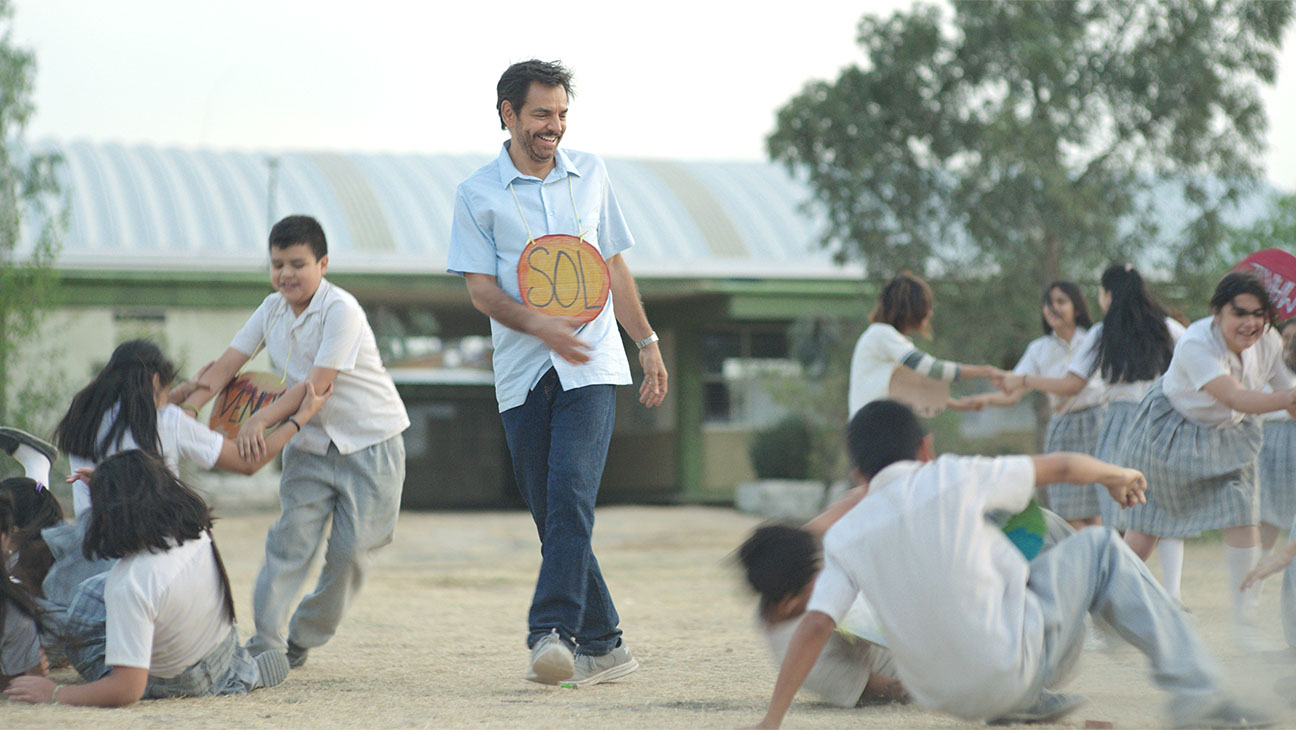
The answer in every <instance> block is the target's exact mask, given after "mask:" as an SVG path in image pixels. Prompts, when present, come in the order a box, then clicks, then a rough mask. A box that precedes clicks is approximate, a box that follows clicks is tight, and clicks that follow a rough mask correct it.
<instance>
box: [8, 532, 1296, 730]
mask: <svg viewBox="0 0 1296 730" xmlns="http://www.w3.org/2000/svg"><path fill="white" fill-rule="evenodd" d="M273 517H274V516H273V515H271V514H255V515H247V516H240V517H231V518H229V519H225V520H223V521H221V522H220V523H219V524H218V525H217V530H216V538H217V541H218V542H219V544H220V546H221V550H222V552H223V553H224V555H225V559H226V561H227V563H228V566H229V569H230V572H231V578H232V580H233V583H234V586H235V590H236V592H237V595H236V598H237V600H238V609H239V612H240V615H241V616H242V617H243V626H242V629H243V633H244V634H245V635H246V634H247V633H248V632H249V631H250V628H251V620H250V619H251V605H250V603H251V586H252V581H253V577H254V575H255V571H256V569H257V567H258V566H259V563H260V559H261V555H260V551H261V540H262V538H263V536H264V534H265V529H266V527H267V526H268V525H269V523H270V521H271V520H272V519H273ZM756 522H757V520H755V519H753V518H751V517H748V516H744V515H740V514H737V513H735V512H732V511H730V510H725V509H715V508H702V507H612V508H607V509H601V510H600V511H599V515H598V526H597V528H596V532H597V534H596V551H597V554H598V556H599V559H600V561H601V563H602V565H603V568H604V572H605V573H606V575H607V579H608V583H609V585H610V587H611V590H612V593H613V596H614V597H615V598H616V600H617V606H618V608H619V609H620V612H621V619H622V625H623V627H624V628H625V630H626V639H627V641H628V642H629V644H630V646H631V648H632V649H633V651H634V653H635V655H636V656H637V657H638V658H639V661H640V662H641V663H642V665H643V668H642V669H641V670H640V671H638V672H636V673H635V674H632V675H630V676H629V677H627V678H625V679H623V680H621V681H618V682H615V683H609V684H606V685H599V686H596V687H590V688H586V689H581V690H567V689H558V688H550V687H542V686H540V685H535V684H531V683H528V682H525V681H523V680H522V673H523V671H524V668H525V664H526V659H527V652H526V650H525V647H524V643H523V633H524V632H523V629H524V626H525V615H526V607H527V603H528V600H529V598H530V594H531V589H532V584H533V580H534V577H535V572H536V569H537V566H538V563H539V557H538V549H537V541H536V538H535V532H534V528H533V527H532V526H531V524H530V519H529V517H528V516H526V515H524V514H522V513H520V512H513V513H484V512H483V513H466V514H464V513H455V514H443V513H432V514H428V513H406V514H404V515H403V516H402V518H401V523H400V528H399V530H398V533H397V538H396V542H395V544H393V545H392V546H391V547H389V548H387V549H386V551H385V552H384V553H383V554H382V555H381V558H380V559H379V562H378V565H377V567H376V569H375V570H374V572H373V573H372V576H371V578H370V582H369V585H368V586H367V587H366V589H365V590H364V592H363V593H362V594H361V596H360V599H359V601H358V602H357V603H356V605H355V606H354V607H353V609H352V610H351V613H350V615H349V616H348V618H347V620H346V621H345V622H344V623H343V625H342V628H341V631H340V632H339V634H338V636H337V637H336V638H335V639H334V641H333V642H331V643H330V644H329V645H327V646H326V647H323V648H321V649H319V650H316V651H314V652H312V653H311V655H310V661H309V662H308V663H307V665H306V666H305V667H303V668H301V669H298V670H295V671H294V672H293V673H292V674H291V675H290V677H289V678H288V681H287V682H285V683H284V684H283V685H281V686H279V687H276V688H272V689H268V690H262V691H258V692H255V693H253V694H252V695H251V696H249V697H242V698H213V699H192V700H163V701H151V702H143V703H139V704H137V705H135V706H133V707H130V708H127V709H123V710H92V709H81V708H70V707H62V706H60V707H51V706H38V707H32V706H26V705H22V706H20V705H13V704H0V727H4V728H14V727H21V728H38V727H39V728H66V727H95V728H132V729H134V728H243V727H294V728H302V727H310V728H312V729H313V730H324V729H326V728H354V727H383V728H388V727H390V728H397V727H434V728H440V727H491V728H497V727H506V728H507V727H517V728H523V727H525V728H559V727H563V728H566V727H576V728H580V727H584V728H620V727H626V728H667V727H686V728H709V727H717V728H732V727H738V726H740V725H744V724H748V723H752V722H755V721H757V720H758V719H759V718H760V717H761V714H762V713H763V711H764V707H765V703H766V701H767V700H768V697H769V692H770V689H771V688H772V686H773V681H774V676H775V667H774V666H773V664H772V662H771V660H770V657H769V656H768V653H767V651H766V649H765V647H764V645H763V644H762V640H761V639H760V637H759V636H758V635H757V634H756V633H755V632H754V630H753V628H752V624H751V621H752V619H751V615H752V608H753V606H752V600H751V599H749V598H748V597H747V596H746V595H744V594H743V593H742V592H741V590H740V588H739V582H738V580H739V579H738V577H737V575H736V573H735V571H734V570H733V569H732V567H731V566H730V565H729V563H728V562H727V557H728V555H729V553H730V551H731V550H733V548H734V547H735V546H736V545H737V544H738V543H739V542H740V541H741V540H742V538H743V537H744V536H745V534H746V533H747V531H748V530H749V529H750V528H751V527H752V526H753V525H755V524H756ZM1222 553H1223V548H1222V545H1221V544H1220V543H1218V542H1213V543H1212V542H1203V543H1194V544H1190V545H1189V548H1188V559H1187V567H1186V570H1185V597H1186V599H1187V602H1188V605H1189V606H1190V607H1191V609H1192V610H1193V617H1194V620H1195V621H1196V623H1197V625H1198V626H1199V628H1201V630H1202V631H1203V633H1204V634H1205V636H1206V639H1207V641H1208V643H1209V644H1210V646H1211V648H1212V649H1213V650H1214V651H1215V652H1216V654H1217V655H1218V656H1219V657H1220V659H1221V662H1222V664H1223V666H1224V667H1225V669H1226V670H1227V672H1228V673H1229V679H1228V684H1229V686H1230V687H1232V688H1233V689H1235V690H1236V691H1237V692H1238V693H1239V694H1241V695H1243V696H1244V697H1247V698H1248V699H1252V700H1255V701H1257V702H1260V703H1263V704H1265V705H1267V706H1269V707H1270V708H1271V709H1273V710H1274V711H1276V712H1278V713H1279V714H1280V716H1281V717H1282V718H1283V720H1284V723H1285V725H1286V726H1287V727H1296V711H1292V710H1288V709H1286V705H1285V703H1283V702H1281V701H1280V700H1279V699H1278V697H1277V696H1276V695H1275V694H1274V693H1273V690H1272V686H1273V683H1274V680H1276V679H1278V678H1279V677H1284V676H1288V675H1293V674H1296V665H1289V664H1280V663H1275V662H1274V661H1272V660H1269V661H1266V660H1262V659H1250V658H1247V657H1243V656H1241V655H1239V654H1238V653H1237V652H1236V651H1235V650H1234V649H1233V648H1232V646H1231V642H1230V634H1229V630H1228V606H1227V605H1226V602H1225V600H1224V597H1223V593H1222V588H1223V585H1224V567H1223V555H1222ZM1277 593H1278V583H1277V581H1271V582H1270V584H1269V585H1268V586H1266V591H1265V595H1264V603H1263V607H1262V608H1263V611H1262V614H1261V615H1262V616H1263V618H1264V629H1265V634H1266V636H1267V637H1269V638H1271V639H1272V640H1273V643H1274V646H1275V648H1276V647H1278V646H1280V645H1281V632H1280V629H1279V626H1278V614H1277V611H1278V607H1277ZM56 678H58V679H61V680H63V681H71V678H70V677H69V676H68V675H67V674H66V673H62V674H60V675H59V676H58V677H56ZM1070 691H1076V692H1081V693H1084V694H1086V695H1088V697H1089V699H1090V703H1089V704H1088V705H1087V706H1086V707H1084V708H1082V709H1081V710H1080V711H1079V712H1077V713H1076V714H1075V715H1072V716H1071V717H1070V718H1068V719H1067V720H1066V721H1065V722H1063V723H1061V724H1059V725H1057V726H1056V727H1083V726H1084V722H1085V720H1107V721H1113V722H1115V726H1116V727H1117V728H1153V727H1161V726H1163V725H1164V724H1165V715H1164V714H1163V712H1162V709H1163V704H1164V701H1165V695H1163V694H1162V693H1160V692H1159V691H1158V690H1156V689H1155V687H1154V686H1153V685H1152V684H1151V682H1150V680H1149V678H1148V675H1147V669H1146V662H1145V660H1144V659H1143V658H1142V657H1141V656H1140V655H1138V654H1137V653H1135V652H1133V651H1132V650H1125V651H1123V652H1120V653H1117V654H1112V655H1108V654H1090V655H1087V656H1086V657H1085V658H1084V660H1083V662H1082V666H1081V670H1080V675H1079V678H1078V679H1077V681H1076V682H1075V683H1074V684H1073V685H1072V686H1071V688H1070ZM975 726H977V725H974V724H969V723H960V722H958V721H956V720H954V719H952V718H950V717H948V716H944V715H938V714H935V713H931V712H926V711H924V710H920V709H918V708H914V707H883V708H869V709H860V710H842V709H837V708H832V707H827V706H823V705H817V704H815V703H814V702H813V701H812V700H811V699H810V698H808V697H805V696H803V697H802V698H801V699H800V700H799V701H798V702H797V703H796V704H794V705H793V708H792V711H791V713H790V715H789V717H788V721H787V723H786V724H785V727H789V728H848V727H849V728H927V727H975Z"/></svg>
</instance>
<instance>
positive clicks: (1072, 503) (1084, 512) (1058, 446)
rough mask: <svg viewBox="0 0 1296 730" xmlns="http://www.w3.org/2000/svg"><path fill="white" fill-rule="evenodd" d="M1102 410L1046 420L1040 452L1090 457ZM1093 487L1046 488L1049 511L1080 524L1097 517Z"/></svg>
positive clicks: (1053, 485)
mask: <svg viewBox="0 0 1296 730" xmlns="http://www.w3.org/2000/svg"><path fill="white" fill-rule="evenodd" d="M1101 417H1102V409H1101V408H1099V407H1098V406H1093V407H1090V408H1085V409H1082V410H1078V411H1072V412H1071V413H1060V414H1057V415H1055V416H1053V417H1052V418H1050V419H1049V423H1048V432H1047V433H1046V434H1045V436H1044V451H1045V452H1046V453H1054V452H1057V451H1077V452H1079V453H1081V454H1092V453H1094V448H1095V447H1096V446H1097V444H1098V421H1099V419H1100V418H1101ZM1093 487H1094V485H1093V484H1090V483H1085V484H1071V483H1068V482H1059V483H1057V484H1050V485H1048V499H1049V509H1051V510H1053V511H1054V512H1056V513H1057V514H1059V515H1061V516H1062V517H1063V518H1064V519H1068V520H1080V519H1084V518H1086V517H1097V516H1098V498H1097V494H1095V492H1094V488H1093Z"/></svg>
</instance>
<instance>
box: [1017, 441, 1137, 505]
mask: <svg viewBox="0 0 1296 730" xmlns="http://www.w3.org/2000/svg"><path fill="white" fill-rule="evenodd" d="M1032 459H1033V460H1034V462H1035V486H1037V487H1040V486H1044V485H1045V484H1054V483H1057V482H1072V483H1077V484H1082V483H1084V482H1098V483H1099V484H1102V485H1103V486H1104V487H1106V488H1107V492H1108V493H1109V494H1111V497H1112V499H1114V500H1116V501H1117V502H1118V503H1120V504H1121V505H1122V506H1124V507H1133V506H1134V505H1136V504H1147V497H1146V496H1144V494H1143V493H1144V492H1145V491H1147V479H1145V478H1144V477H1143V473H1142V472H1140V471H1138V470H1137V469H1126V468H1125V467H1122V466H1116V465H1115V464H1108V463H1107V462H1105V461H1099V460H1098V459H1095V458H1093V457H1092V456H1089V455H1087V454H1075V453H1070V452H1065V451H1060V452H1055V453H1052V454H1041V455H1039V456H1035V457H1032Z"/></svg>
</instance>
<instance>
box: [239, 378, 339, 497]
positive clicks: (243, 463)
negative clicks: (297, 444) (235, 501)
mask: <svg viewBox="0 0 1296 730" xmlns="http://www.w3.org/2000/svg"><path fill="white" fill-rule="evenodd" d="M302 389H303V390H304V391H305V397H303V398H302V399H301V404H300V405H298V406H297V410H296V411H295V412H294V413H292V414H291V417H292V419H293V421H296V423H295V424H294V423H293V421H289V420H287V417H285V418H284V419H281V420H282V421H283V422H282V423H281V424H280V425H279V427H278V428H276V429H275V430H273V431H271V432H270V435H268V436H265V435H262V436H261V439H262V448H261V449H260V450H259V451H254V450H253V449H252V448H250V447H244V448H243V449H240V448H239V442H238V441H236V440H233V439H228V438H227V439H225V442H224V443H223V444H222V445H221V452H220V456H219V457H217V459H216V465H215V466H216V468H217V469H221V470H222V471H232V472H235V473H236V474H249V475H250V474H255V473H256V472H258V471H260V469H261V467H263V466H265V465H266V464H268V463H270V460H271V459H273V458H274V457H275V456H277V455H278V454H279V452H280V451H283V449H284V447H285V446H287V445H288V442H289V441H290V440H292V437H293V436H296V435H297V430H298V427H299V426H305V425H306V422H307V421H309V420H310V419H312V418H314V417H315V414H317V413H319V411H320V409H321V408H323V407H324V401H326V400H328V399H329V397H330V396H332V395H333V383H332V382H329V384H328V385H326V386H325V387H324V390H323V392H317V391H316V390H315V384H314V383H312V382H311V381H309V380H307V381H305V382H304V383H302ZM280 400H283V399H282V398H280ZM276 402H278V401H276ZM262 410H265V409H262ZM259 413H261V411H257V414H259ZM257 414H253V415H254V416H255V415H257ZM248 420H251V418H249V419H248ZM246 425H247V424H246V422H245V423H244V427H246ZM257 433H259V434H263V433H264V432H263V431H259V430H258V431H257ZM240 435H242V430H241V429H240Z"/></svg>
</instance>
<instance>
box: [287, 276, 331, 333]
mask: <svg viewBox="0 0 1296 730" xmlns="http://www.w3.org/2000/svg"><path fill="white" fill-rule="evenodd" d="M332 287H333V285H332V284H330V283H329V282H328V279H320V283H319V288H317V289H316V290H315V295H314V296H312V297H311V300H310V304H307V305H306V308H305V309H303V310H302V313H301V315H299V316H298V317H297V320H296V322H295V323H294V326H295V325H296V324H300V323H301V322H305V321H306V315H308V314H315V313H317V312H319V311H320V310H321V309H323V308H324V299H325V298H326V297H327V296H328V291H329V289H331V288H332ZM290 309H291V308H290Z"/></svg>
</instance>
